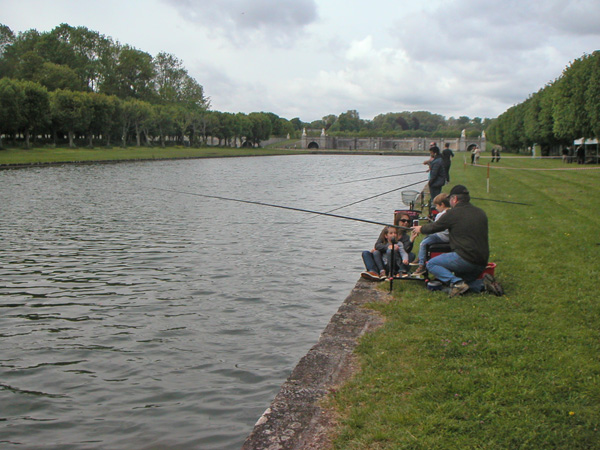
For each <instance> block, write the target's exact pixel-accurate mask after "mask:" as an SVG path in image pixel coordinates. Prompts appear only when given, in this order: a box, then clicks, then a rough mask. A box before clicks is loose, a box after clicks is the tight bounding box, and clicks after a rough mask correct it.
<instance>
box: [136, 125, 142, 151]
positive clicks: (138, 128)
mask: <svg viewBox="0 0 600 450" xmlns="http://www.w3.org/2000/svg"><path fill="white" fill-rule="evenodd" d="M135 143H136V144H137V146H138V147H141V146H142V142H141V139H140V126H139V124H137V123H136V124H135Z"/></svg>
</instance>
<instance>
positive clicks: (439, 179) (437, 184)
mask: <svg viewBox="0 0 600 450" xmlns="http://www.w3.org/2000/svg"><path fill="white" fill-rule="evenodd" d="M429 154H430V155H431V160H430V161H429V183H428V184H429V193H430V194H431V200H430V202H431V201H433V199H434V198H436V197H437V196H438V195H439V194H440V192H442V187H443V186H444V184H446V168H445V167H444V160H443V159H442V155H440V149H439V148H438V147H437V146H434V147H431V148H430V149H429Z"/></svg>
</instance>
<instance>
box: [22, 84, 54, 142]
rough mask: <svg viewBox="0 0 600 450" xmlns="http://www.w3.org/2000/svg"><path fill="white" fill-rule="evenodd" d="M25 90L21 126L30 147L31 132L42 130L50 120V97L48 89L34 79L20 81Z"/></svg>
mask: <svg viewBox="0 0 600 450" xmlns="http://www.w3.org/2000/svg"><path fill="white" fill-rule="evenodd" d="M19 85H20V88H21V89H22V91H23V104H22V105H21V118H22V122H21V126H20V127H19V128H20V130H21V131H23V134H24V135H25V148H29V139H30V136H31V132H32V131H35V130H40V129H42V128H43V127H45V126H46V125H47V124H48V123H49V121H50V97H49V95H48V90H47V89H46V88H45V87H43V86H40V85H39V84H38V83H34V82H32V81H20V82H19Z"/></svg>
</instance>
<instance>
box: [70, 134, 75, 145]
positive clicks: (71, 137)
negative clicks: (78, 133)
mask: <svg viewBox="0 0 600 450" xmlns="http://www.w3.org/2000/svg"><path fill="white" fill-rule="evenodd" d="M73 134H74V133H73V130H69V148H75V143H74V142H73Z"/></svg>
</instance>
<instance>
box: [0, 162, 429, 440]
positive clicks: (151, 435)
mask: <svg viewBox="0 0 600 450" xmlns="http://www.w3.org/2000/svg"><path fill="white" fill-rule="evenodd" d="M422 159H423V157H390V156H314V155H313V156H281V157H265V158H228V159H207V160H186V161H165V162H151V163H120V164H114V165H101V164H98V165H82V166H61V167H48V168H29V169H22V170H8V171H2V172H0V199H1V200H0V202H1V203H0V204H1V209H0V280H1V281H0V346H1V348H2V352H1V353H0V448H2V449H4V448H6V449H11V448H15V449H19V448H26V449H47V448H53V449H111V450H120V449H123V450H125V449H126V450H132V449H159V448H169V449H186V450H189V449H238V448H240V446H241V444H242V442H243V440H244V439H245V437H246V436H247V434H248V433H249V432H250V431H251V430H252V427H253V425H254V423H255V422H256V420H257V419H258V418H259V417H260V415H261V414H262V412H263V411H264V410H265V409H266V408H267V406H268V405H269V403H270V401H271V400H272V399H273V397H274V396H275V394H276V393H277V391H278V389H279V387H280V385H281V384H282V383H283V382H284V381H285V379H286V378H287V376H288V375H289V373H290V371H291V370H292V369H293V367H294V366H295V365H296V363H297V362H298V360H299V359H300V358H301V357H302V356H303V355H304V354H305V353H306V352H307V351H308V349H309V348H310V347H311V346H312V345H314V344H315V343H316V342H317V340H318V338H319V335H320V333H321V331H322V330H323V328H324V327H325V325H326V324H327V322H328V321H329V319H330V318H331V316H332V315H333V314H334V313H335V311H336V310H337V309H338V307H339V305H340V304H341V303H342V301H343V300H344V298H345V297H346V295H347V294H348V293H349V291H350V290H351V288H352V287H353V285H354V283H355V282H356V280H357V279H358V274H359V272H360V270H362V262H361V259H360V251H361V250H364V249H368V248H371V247H372V245H373V243H374V241H375V239H376V237H377V235H378V233H379V231H380V227H379V226H377V225H369V224H365V223H361V222H354V221H348V220H340V219H334V218H327V217H322V216H321V217H316V218H315V217H311V216H310V215H308V214H305V213H297V212H292V211H286V210H281V209H276V208H268V207H263V206H257V205H249V204H242V203H235V202H227V201H220V200H214V199H207V198H203V197H198V196H192V195H185V194H180V193H175V192H166V191H161V190H157V189H154V188H162V189H174V190H180V191H186V192H191V193H200V194H208V195H218V196H225V197H235V198H242V199H246V200H252V201H261V202H267V203H273V204H280V205H286V206H293V207H298V208H304V209H310V210H318V211H327V210H330V209H333V208H335V207H338V206H340V205H344V204H348V203H351V202H354V201H357V200H359V199H362V198H365V197H368V196H371V195H375V194H378V193H381V192H384V191H388V190H390V189H394V188H395V187H399V186H401V185H406V184H409V183H413V182H415V181H419V180H422V179H425V178H426V175H425V174H416V175H408V176H404V177H398V178H383V179H379V180H370V181H363V182H358V183H350V184H336V183H340V182H342V181H348V180H355V179H361V178H368V177H376V176H379V175H387V174H394V173H401V172H414V171H416V170H419V167H418V166H416V165H414V164H419V163H420V162H422ZM408 165H413V166H412V167H407V168H406V169H404V168H402V166H408ZM421 167H422V166H421ZM411 189H412V188H411ZM401 206H402V204H401V203H400V193H399V192H396V193H392V194H388V195H385V196H381V197H377V198H375V199H373V200H370V201H368V202H363V203H358V204H356V205H353V206H351V207H348V208H345V209H342V210H340V211H337V212H336V214H342V215H346V216H353V217H360V218H364V219H369V220H376V221H382V222H388V221H390V220H391V219H392V213H393V209H394V208H397V207H401Z"/></svg>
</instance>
